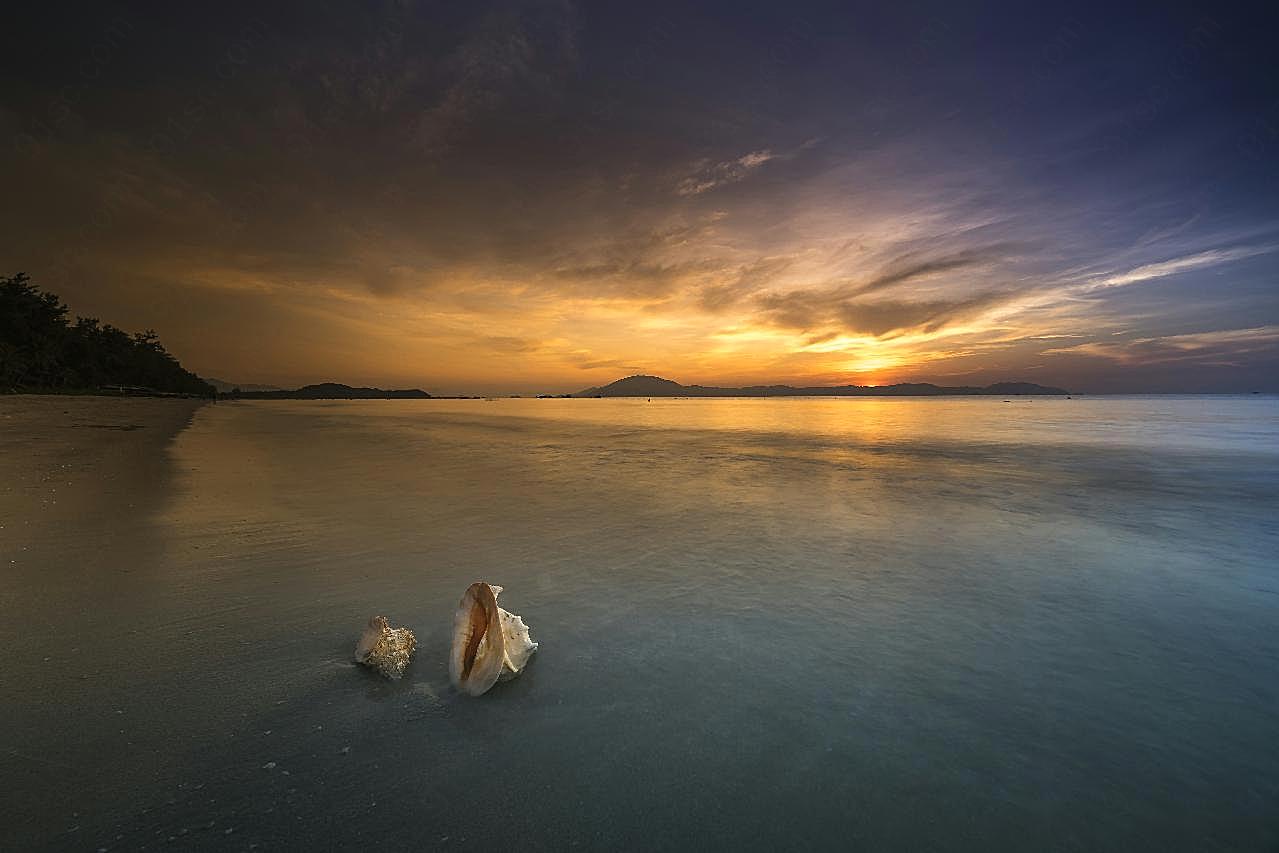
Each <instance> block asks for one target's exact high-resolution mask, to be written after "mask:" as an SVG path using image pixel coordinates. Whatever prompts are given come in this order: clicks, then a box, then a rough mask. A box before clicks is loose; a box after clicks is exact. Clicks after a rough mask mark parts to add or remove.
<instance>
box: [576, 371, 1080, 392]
mask: <svg viewBox="0 0 1279 853" xmlns="http://www.w3.org/2000/svg"><path fill="white" fill-rule="evenodd" d="M1069 393H1070V392H1069V391H1065V390H1063V389H1061V388H1053V387H1050V386H1047V385H1036V384H1035V383H1033V382H996V383H995V384H994V385H986V386H983V387H976V386H972V385H961V386H945V385H933V384H932V383H930V382H903V383H899V384H897V385H832V386H808V387H794V386H791V385H751V386H748V387H745V388H717V387H714V386H707V385H681V384H679V383H678V382H673V381H671V380H670V379H663V378H662V377H660V376H645V375H638V376H628V377H626V378H625V379H619V380H617V381H616V382H610V383H609V384H608V385H601V386H599V387H596V388H587V389H585V390H583V391H579V392H577V393H576V394H574V395H573V396H574V397H943V396H948V395H956V396H977V395H990V396H1011V395H1035V396H1048V395H1055V396H1064V395H1066V394H1069Z"/></svg>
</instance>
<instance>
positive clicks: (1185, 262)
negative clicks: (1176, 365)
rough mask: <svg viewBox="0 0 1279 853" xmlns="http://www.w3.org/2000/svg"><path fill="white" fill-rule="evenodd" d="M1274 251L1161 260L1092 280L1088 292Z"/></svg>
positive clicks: (1208, 253) (1250, 248) (1212, 251)
mask: <svg viewBox="0 0 1279 853" xmlns="http://www.w3.org/2000/svg"><path fill="white" fill-rule="evenodd" d="M1276 248H1279V247H1276V246H1241V247H1239V248H1235V249H1209V250H1208V251H1206V252H1198V253H1196V254H1193V255H1186V256H1184V257H1180V258H1172V259H1170V260H1167V261H1160V262H1158V263H1153V264H1144V265H1142V266H1139V267H1136V268H1134V269H1130V270H1128V271H1127V272H1122V273H1116V274H1114V275H1109V276H1106V277H1104V278H1099V279H1095V280H1093V281H1090V282H1088V285H1087V289H1088V290H1097V289H1101V288H1106V287H1122V286H1123V285H1125V284H1135V283H1136V282H1139V281H1148V280H1150V279H1152V278H1164V277H1166V276H1170V275H1178V274H1180V273H1183V272H1189V271H1190V270H1197V269H1203V268H1204V267H1214V266H1217V265H1219V264H1227V263H1230V262H1231V261H1239V260H1243V259H1244V258H1251V257H1254V256H1256V255H1264V254H1267V253H1269V252H1273V251H1275V249H1276Z"/></svg>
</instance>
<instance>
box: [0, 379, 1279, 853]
mask: <svg viewBox="0 0 1279 853" xmlns="http://www.w3.org/2000/svg"><path fill="white" fill-rule="evenodd" d="M167 453H168V457H167V459H168V462H167V467H166V469H165V470H164V471H163V472H161V473H159V474H157V475H156V480H155V481H154V482H152V483H151V484H150V485H149V486H148V487H147V489H146V491H145V493H141V492H140V493H139V494H138V497H137V501H136V506H133V507H122V506H121V500H122V499H123V498H125V497H128V496H127V495H125V496H121V495H119V494H115V495H113V496H112V497H111V506H110V507H109V508H108V507H105V506H103V507H99V508H97V509H95V508H94V506H93V505H90V506H89V507H88V508H87V509H85V510H84V512H83V513H81V515H80V521H79V523H78V526H77V529H75V530H71V531H67V530H61V531H58V530H53V529H49V528H48V527H47V526H46V527H44V528H39V527H38V526H33V525H25V526H23V525H20V524H19V522H20V521H23V520H22V519H12V518H11V519H8V520H7V521H6V529H7V530H8V531H12V530H15V529H19V527H21V528H22V529H23V530H24V534H23V535H24V536H25V538H23V539H21V544H22V551H21V554H20V555H19V557H18V560H17V561H16V562H13V564H12V566H11V568H10V569H9V571H10V573H11V580H12V581H14V582H13V583H11V584H9V589H8V590H7V591H6V592H5V594H4V597H3V598H0V607H3V611H2V612H0V615H2V616H3V617H4V620H5V622H6V624H7V625H8V626H9V633H7V634H6V635H5V638H6V644H7V645H9V647H10V648H11V650H13V651H12V652H11V657H10V660H9V661H8V662H6V664H5V679H6V680H7V681H9V684H8V686H7V687H6V688H5V692H4V694H3V695H4V699H5V704H6V705H9V706H10V708H9V711H11V712H12V714H10V713H9V711H7V712H6V714H5V716H6V717H9V718H10V719H12V720H15V721H16V723H15V724H13V725H11V726H8V727H7V730H6V732H5V733H4V734H3V735H0V737H3V741H0V743H2V745H3V747H4V751H5V753H6V754H7V756H8V759H7V761H6V764H7V765H8V769H7V770H6V771H5V776H6V781H5V783H4V788H5V790H6V797H5V799H6V800H8V801H9V803H10V804H11V805H8V806H6V807H5V808H6V811H8V812H9V815H8V817H9V820H7V821H6V826H5V828H4V829H0V847H6V848H12V849H39V848H48V849H89V850H94V849H98V848H99V847H105V848H107V849H141V848H142V847H144V846H146V847H147V848H148V849H154V848H156V847H164V848H165V849H170V848H177V849H191V848H198V849H224V848H225V849H248V848H250V846H251V845H255V844H256V845H258V846H259V848H260V849H279V848H281V847H287V846H296V847H300V848H306V849H328V848H333V849H340V848H347V849H349V848H354V847H357V846H369V847H371V846H373V845H384V846H386V847H388V848H390V849H429V848H435V847H448V846H454V845H456V846H470V847H476V846H479V847H481V848H487V847H497V846H500V845H508V846H510V847H512V848H514V847H516V846H517V845H518V846H521V847H528V848H533V849H544V848H545V849H562V848H565V847H569V846H579V847H585V848H599V847H606V848H631V849H672V848H679V847H690V846H694V845H700V846H714V847H730V846H731V847H740V848H751V849H777V848H779V847H783V848H793V847H799V846H815V847H819V848H842V847H847V846H850V845H851V846H861V847H863V848H868V849H930V850H944V849H955V850H990V849H1020V850H1029V849H1043V850H1048V849H1053V850H1160V851H1167V850H1195V851H1199V850H1213V849H1221V850H1274V849H1276V847H1279V566H1277V565H1276V562H1277V561H1276V559H1275V554H1277V553H1279V521H1277V520H1276V519H1277V518H1279V513H1277V512H1276V511H1277V510H1279V464H1277V463H1279V399H1276V398H1274V397H1248V398H1229V397H1188V398H1168V397H1158V398H1096V399H1078V400H1064V399H1034V400H1030V399H1019V398H1012V401H1011V402H1004V401H1002V400H1000V399H998V398H991V399H972V398H960V399H904V400H903V399H754V400H731V399H721V400H653V401H651V402H649V401H645V400H498V401H355V402H331V403H329V402H301V401H299V402H245V403H234V404H218V405H216V406H205V407H203V408H202V409H200V410H199V411H198V412H197V413H196V415H195V416H194V418H193V420H192V422H191V424H190V425H189V426H188V427H187V428H186V429H185V430H183V431H182V432H181V433H180V434H179V435H178V436H177V437H176V439H174V441H173V442H172V443H171V444H170V445H169V447H168V449H167ZM2 465H3V463H0V466H2ZM130 502H132V501H131V500H130ZM30 512H31V513H32V515H33V517H34V515H35V514H36V513H37V507H36V506H35V504H34V502H33V503H32V504H31V508H30ZM18 542H19V539H16V538H9V539H8V541H7V543H6V544H7V546H8V547H10V548H11V549H16V547H17V544H16V543H18ZM15 553H16V550H15ZM4 556H10V555H9V554H5V555H4ZM4 562H5V563H6V564H10V563H11V560H9V559H6V560H5V561H4ZM36 563H39V565H40V566H41V569H40V571H39V572H38V573H37V572H35V571H34V570H32V569H30V568H29V567H30V566H32V565H35V564H36ZM23 565H26V566H28V568H27V569H23V568H22V566H23ZM476 579H485V580H489V581H491V582H493V583H497V584H501V585H503V586H505V587H506V592H505V593H504V595H503V598H502V603H503V605H504V606H506V607H507V608H509V609H511V610H512V611H514V612H516V613H519V614H520V615H522V616H523V617H524V619H525V621H526V622H528V624H529V625H530V626H531V629H532V632H533V636H534V639H536V640H538V641H539V642H540V643H541V648H540V649H539V651H538V653H537V654H536V655H535V656H534V658H533V661H532V663H531V664H530V666H529V668H528V670H527V671H526V673H525V674H524V675H522V676H521V677H520V678H518V679H516V680H514V681H512V682H509V683H505V684H500V685H498V687H496V688H495V689H494V690H493V691H492V692H491V693H490V694H488V695H486V696H485V697H482V698H480V699H469V698H465V697H459V696H457V695H455V694H454V693H453V691H452V690H451V688H450V687H449V685H448V675H447V665H446V655H447V646H448V641H449V636H448V632H449V626H450V620H451V616H452V610H453V607H454V606H455V604H456V602H457V599H458V598H459V597H460V596H461V594H462V592H463V590H464V589H465V588H466V585H467V584H469V583H470V582H471V581H473V580H476ZM373 613H385V614H386V615H387V616H389V617H390V618H391V621H392V623H394V624H407V625H409V626H411V627H413V628H414V629H415V630H416V631H417V634H418V640H419V644H420V645H419V651H418V656H417V658H416V660H415V662H414V663H413V665H412V666H411V667H410V669H409V672H408V675H407V677H406V678H405V679H404V681H402V682H400V683H389V682H385V681H382V680H380V679H378V678H377V677H376V676H374V675H372V674H370V673H368V672H365V671H363V670H361V669H359V668H356V667H354V666H353V665H352V664H351V663H350V654H351V650H352V648H353V646H354V643H355V640H356V638H357V636H358V634H359V632H360V629H361V627H362V626H363V623H364V621H365V620H366V619H367V618H368V616H369V615H371V614H373ZM15 625H16V626H18V627H19V628H21V630H20V631H19V630H18V628H15V627H14V626H15ZM37 637H38V642H37Z"/></svg>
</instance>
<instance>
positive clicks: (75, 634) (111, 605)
mask: <svg viewBox="0 0 1279 853" xmlns="http://www.w3.org/2000/svg"><path fill="white" fill-rule="evenodd" d="M204 404H205V403H204V401H198V400H173V399H152V398H130V399H121V398H114V397H63V396H34V395H14V396H3V397H0V569H2V574H3V578H4V583H3V584H2V585H0V617H2V618H0V643H3V646H4V648H5V649H6V650H7V652H6V661H5V665H4V670H5V677H4V678H3V680H0V708H2V709H3V713H2V714H0V716H3V718H4V720H5V725H4V728H3V733H2V734H0V752H2V754H3V758H2V759H0V760H2V761H3V764H4V766H5V776H6V784H5V797H6V800H8V802H7V803H6V814H5V819H4V821H3V828H0V847H3V848H5V849H11V850H16V849H31V845H32V844H37V843H40V842H38V841H37V839H40V838H43V839H44V843H47V842H48V833H49V830H50V827H51V826H57V827H60V828H61V829H62V830H64V831H70V830H71V829H72V827H74V826H76V825H77V823H78V821H79V817H78V814H79V813H80V811H81V807H80V805H79V804H80V803H82V802H92V801H93V800H94V799H95V795H94V794H93V792H94V791H96V790H108V789H110V788H111V787H112V786H114V785H116V784H119V783H120V781H121V780H128V779H131V778H133V773H132V771H131V770H130V769H129V766H130V762H129V759H128V755H129V753H130V751H131V750H130V748H129V745H128V741H127V739H126V740H125V741H124V742H122V743H120V744H118V745H117V744H113V743H112V742H111V741H110V739H109V738H107V737H106V732H107V731H109V730H111V729H109V728H108V726H107V722H108V721H107V720H106V716H107V715H113V714H114V712H113V711H109V710H107V709H106V707H105V706H106V705H107V704H108V697H109V696H111V695H112V694H113V693H115V692H116V691H118V690H119V689H120V688H121V687H123V686H124V685H127V684H128V683H130V681H131V679H129V678H127V677H126V678H121V677H120V674H121V672H122V671H124V670H127V669H129V668H131V666H132V668H135V669H136V666H135V665H131V664H130V663H129V662H127V661H121V660H120V659H119V657H118V656H117V655H115V654H114V653H113V649H114V648H118V647H119V644H120V640H121V639H122V635H123V634H125V633H128V632H130V631H132V630H134V629H135V628H136V627H137V625H136V624H133V623H131V622H130V618H129V614H131V613H133V612H136V609H137V608H138V607H141V606H144V605H143V603H144V602H145V601H146V600H147V596H146V591H145V590H146V583H147V581H146V577H147V574H148V573H149V572H150V571H152V570H154V567H155V566H156V564H157V559H156V558H157V554H158V551H157V544H156V540H155V537H154V536H153V535H152V530H151V516H152V514H153V513H154V511H155V510H156V509H157V508H158V507H159V506H160V505H161V504H162V503H163V501H164V500H165V498H166V495H167V489H168V488H169V486H170V482H171V477H172V474H173V464H172V461H171V459H170V457H169V455H168V452H167V448H168V446H169V444H170V442H171V441H172V440H173V438H174V436H176V435H177V434H178V433H179V432H180V431H181V430H182V429H183V428H184V427H185V426H186V425H187V424H188V423H189V422H190V420H191V418H192V416H193V415H194V414H195V412H196V411H197V410H198V409H199V408H200V406H202V405H204ZM112 728H113V729H114V730H115V731H117V732H118V730H119V729H120V726H119V725H113V727H112ZM85 749H87V750H89V751H90V752H92V753H95V754H96V755H95V761H94V763H92V764H90V763H87V762H83V761H81V760H80V758H81V756H83V754H84V753H83V750H85ZM103 758H105V759H107V760H108V761H112V760H114V763H115V765H116V767H117V768H118V769H117V770H116V771H115V772H113V773H110V774H103V773H102V772H101V767H102V765H101V764H98V763H96V762H97V761H98V760H100V759H103ZM135 766H136V765H135ZM92 847H93V848H94V849H96V845H92Z"/></svg>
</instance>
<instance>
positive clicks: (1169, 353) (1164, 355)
mask: <svg viewBox="0 0 1279 853" xmlns="http://www.w3.org/2000/svg"><path fill="white" fill-rule="evenodd" d="M1265 351H1279V326H1256V327H1253V328H1250V329H1221V330H1216V331H1208V332H1190V333H1187V334H1182V335H1163V336H1160V337H1149V338H1134V339H1132V340H1127V341H1090V342H1088V343H1082V344H1077V345H1075V346H1070V347H1057V348H1055V349H1049V350H1044V353H1045V354H1047V355H1087V356H1095V357H1098V358H1105V359H1109V360H1111V361H1114V362H1117V363H1120V364H1125V365H1134V364H1140V365H1149V364H1167V363H1169V362H1182V361H1193V362H1197V363H1204V364H1220V365H1229V364H1233V363H1234V362H1235V361H1236V360H1238V359H1239V358H1241V357H1242V356H1246V355H1252V354H1256V353H1259V352H1265Z"/></svg>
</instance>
